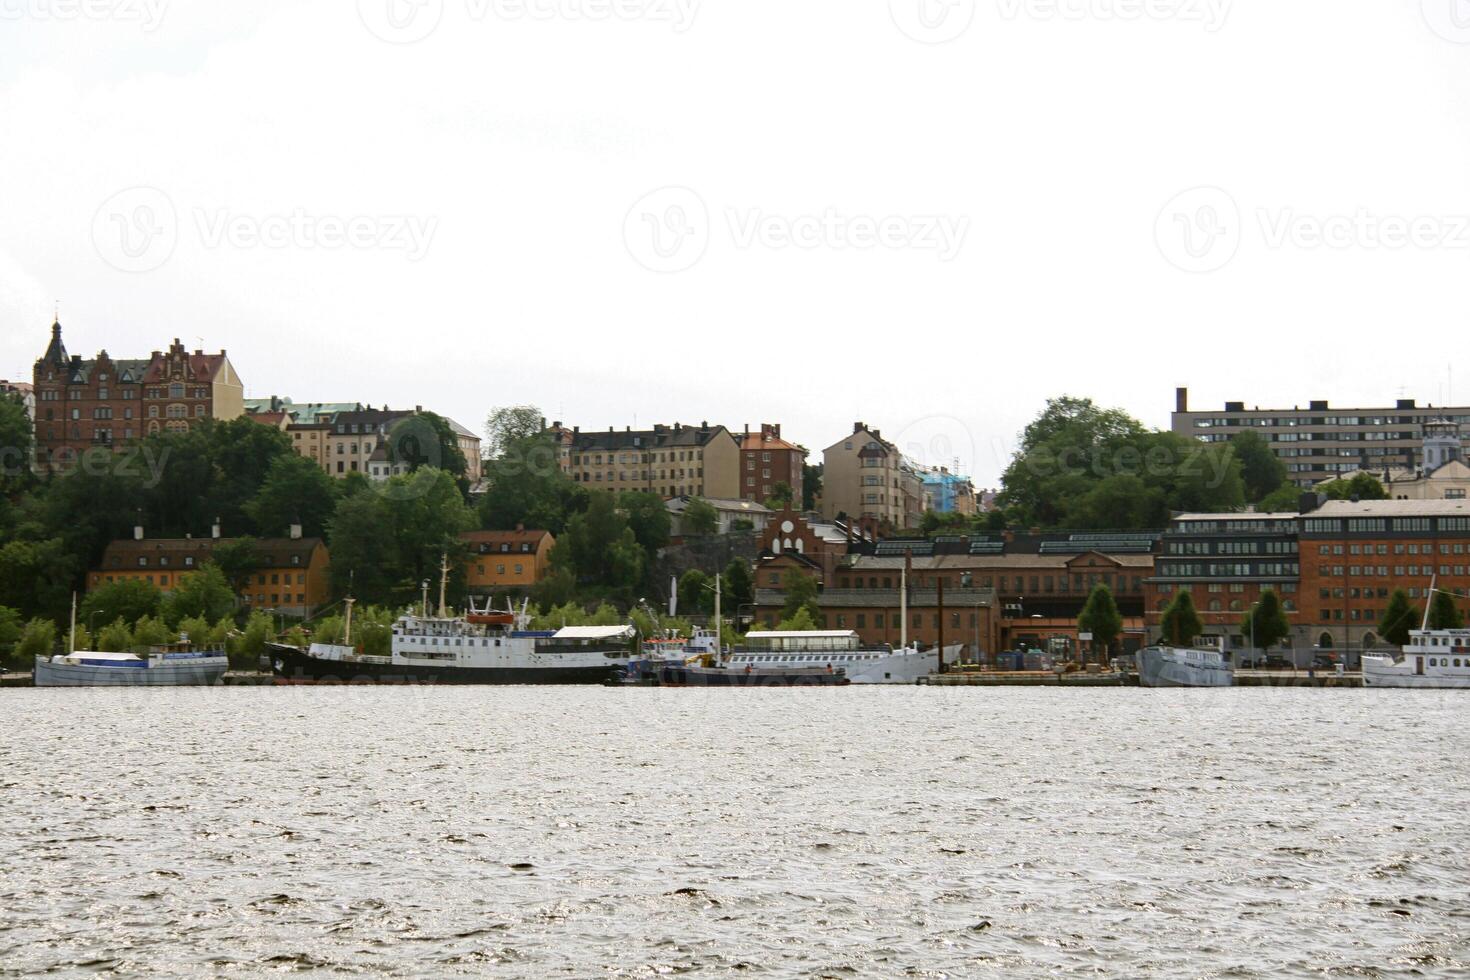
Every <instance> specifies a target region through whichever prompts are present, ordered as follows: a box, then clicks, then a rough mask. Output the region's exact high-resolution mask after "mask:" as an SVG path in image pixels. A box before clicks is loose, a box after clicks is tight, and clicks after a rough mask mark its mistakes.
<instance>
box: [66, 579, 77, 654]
mask: <svg viewBox="0 0 1470 980" xmlns="http://www.w3.org/2000/svg"><path fill="white" fill-rule="evenodd" d="M67 646H69V647H70V648H71V649H70V650H69V651H68V652H69V653H76V652H77V594H76V593H75V592H73V593H72V594H71V638H70V639H69V640H67Z"/></svg>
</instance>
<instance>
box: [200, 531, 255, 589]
mask: <svg viewBox="0 0 1470 980" xmlns="http://www.w3.org/2000/svg"><path fill="white" fill-rule="evenodd" d="M209 560H210V561H211V562H212V563H213V564H214V566H215V567H216V568H218V569H219V570H220V573H221V574H222V575H224V577H225V581H226V582H227V583H228V584H229V586H230V590H231V592H243V591H245V586H247V585H248V584H250V573H251V572H253V571H255V570H256V569H257V568H259V567H260V549H259V547H257V542H256V540H255V539H254V538H252V537H241V538H232V539H230V540H228V541H221V542H219V543H218V544H216V545H215V546H214V547H213V548H212V549H211V550H210V552H209Z"/></svg>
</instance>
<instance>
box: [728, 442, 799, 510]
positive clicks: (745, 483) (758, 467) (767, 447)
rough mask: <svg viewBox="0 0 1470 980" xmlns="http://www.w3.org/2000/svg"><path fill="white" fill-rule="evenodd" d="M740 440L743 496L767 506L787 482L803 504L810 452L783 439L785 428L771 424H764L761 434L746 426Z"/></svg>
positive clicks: (794, 499) (795, 497) (796, 497)
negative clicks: (773, 495) (805, 468)
mask: <svg viewBox="0 0 1470 980" xmlns="http://www.w3.org/2000/svg"><path fill="white" fill-rule="evenodd" d="M739 438H740V496H741V497H743V498H745V499H746V500H754V501H755V502H756V503H762V504H763V503H765V502H766V501H767V500H770V499H771V495H772V494H774V493H775V492H776V487H777V486H779V485H780V484H783V483H784V484H785V485H786V486H787V488H788V489H790V490H791V493H792V498H791V499H792V500H793V501H795V502H796V503H797V504H798V505H799V504H800V503H801V484H802V470H803V468H804V467H805V466H806V455H807V453H806V450H805V449H803V448H802V447H801V446H798V445H797V444H796V443H794V442H788V441H786V440H785V439H782V438H781V426H780V425H775V424H772V423H769V422H764V423H762V424H761V427H760V431H759V432H752V431H750V426H746V427H745V431H744V433H743V434H742V435H741V436H740V437H739Z"/></svg>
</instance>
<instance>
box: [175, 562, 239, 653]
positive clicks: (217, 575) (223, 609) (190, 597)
mask: <svg viewBox="0 0 1470 980" xmlns="http://www.w3.org/2000/svg"><path fill="white" fill-rule="evenodd" d="M234 610H235V590H234V589H232V588H230V583H229V580H227V579H226V578H225V574H224V572H223V571H221V570H220V567H219V566H218V565H216V564H214V563H213V562H205V563H204V564H203V565H201V566H200V567H199V568H198V569H197V570H196V571H194V572H191V573H190V574H188V575H184V576H182V577H181V578H180V579H179V584H178V586H177V587H176V588H175V589H174V590H173V591H172V592H170V593H169V594H168V596H167V597H165V598H164V600H163V619H164V621H165V622H166V623H168V624H169V627H170V628H172V627H175V626H177V625H178V624H179V623H181V622H183V621H184V620H185V619H188V618H190V617H194V616H203V617H205V618H206V619H209V620H210V621H215V620H218V619H221V618H223V617H225V616H228V615H230V614H231V613H233V612H234ZM164 642H168V641H164Z"/></svg>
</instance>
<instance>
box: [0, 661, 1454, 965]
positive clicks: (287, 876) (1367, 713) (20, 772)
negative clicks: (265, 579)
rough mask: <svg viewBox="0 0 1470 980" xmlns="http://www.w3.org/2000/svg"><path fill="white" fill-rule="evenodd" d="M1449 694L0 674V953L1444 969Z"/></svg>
mask: <svg viewBox="0 0 1470 980" xmlns="http://www.w3.org/2000/svg"><path fill="white" fill-rule="evenodd" d="M1467 712H1470V697H1467V696H1466V694H1465V693H1464V692H1458V693H1456V692H1394V691H1381V692H1367V691H1302V690H1298V691H1263V690H1231V691H1141V690H1091V691H1048V690H1037V689H1023V688H1013V689H998V690H978V689H925V688H892V689H858V688H849V689H845V690H825V691H824V690H795V691H776V690H757V691H694V690H684V691H679V690H607V689H601V688H577V689H554V688H539V689H538V688H499V689H491V688H479V689H473V688H458V689H450V688H440V689H417V690H388V689H366V688H354V689H341V688H338V689H308V688H296V689H273V688H255V689H239V688H235V689H226V690H210V691H182V690H162V691H41V690H22V691H5V692H0V718H3V719H4V724H5V729H6V737H5V740H4V742H3V743H0V800H3V810H0V812H3V815H4V824H3V825H4V828H5V832H6V834H5V838H4V839H3V840H0V975H20V974H23V973H29V972H33V971H34V972H51V973H55V974H58V975H94V974H113V975H120V976H121V975H143V974H149V975H165V976H169V975H174V976H181V975H197V974H200V973H204V972H222V973H228V974H235V975H252V974H259V973H265V972H274V971H279V970H307V969H326V970H331V971H339V972H342V973H365V974H373V975H392V976H426V977H427V976H435V977H438V976H452V975H483V974H485V973H494V974H496V975H501V976H574V977H624V976H627V977H644V976H661V975H666V974H695V975H716V974H721V975H723V974H725V973H727V972H730V971H738V973H739V974H740V975H742V976H748V977H776V976H833V977H858V976H862V977H866V976H872V977H894V976H921V977H936V976H945V975H949V976H977V975H979V976H984V975H1005V976H1028V975H1038V976H1039V975H1056V974H1063V975H1089V976H1098V975H1102V976H1128V977H1135V976H1179V975H1186V976H1225V977H1229V976H1240V977H1244V976H1256V975H1260V974H1275V975H1280V976H1295V975H1301V974H1306V973H1316V974H1320V975H1326V976H1435V975H1442V976H1449V975H1464V973H1465V971H1466V970H1470V859H1467V857H1466V854H1465V850H1464V848H1465V845H1466V842H1467V841H1470V776H1467V766H1466V757H1467V754H1470V740H1467V738H1466V734H1467V733H1466V726H1465V722H1466V719H1467Z"/></svg>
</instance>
